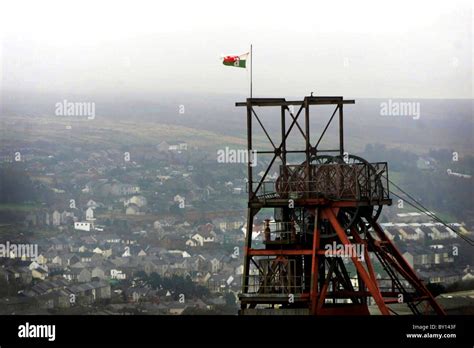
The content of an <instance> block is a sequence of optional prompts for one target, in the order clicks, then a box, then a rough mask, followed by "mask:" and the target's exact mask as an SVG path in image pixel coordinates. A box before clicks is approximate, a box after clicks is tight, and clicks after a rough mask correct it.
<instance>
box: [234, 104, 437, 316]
mask: <svg viewBox="0 0 474 348" xmlns="http://www.w3.org/2000/svg"><path fill="white" fill-rule="evenodd" d="M345 104H354V100H344V99H343V98H342V97H319V96H318V97H313V96H307V97H305V98H304V99H303V100H298V101H287V100H285V99H283V98H249V99H247V101H246V102H240V103H236V106H239V107H246V109H247V141H248V151H249V153H250V152H255V151H256V152H257V154H258V156H259V162H260V163H261V162H262V158H263V156H268V157H267V158H271V160H270V161H269V164H268V165H267V166H266V170H265V171H264V174H263V176H261V177H260V178H258V176H257V175H255V174H256V173H254V172H253V170H254V168H253V165H252V163H250V162H249V163H248V218H247V231H246V239H245V249H244V272H243V278H242V292H241V293H240V294H239V299H240V303H241V310H240V314H243V315H251V314H313V315H351V314H358V315H359V314H369V309H368V304H369V301H370V300H369V299H373V301H374V302H375V304H376V305H377V307H378V310H379V311H380V313H381V314H384V315H388V314H390V313H391V312H394V309H393V308H391V304H394V303H403V304H405V305H406V306H407V307H408V308H409V309H410V310H411V311H412V312H413V313H414V314H422V313H425V312H428V311H429V310H431V312H432V313H436V314H440V315H442V314H444V311H443V309H442V308H441V307H440V306H439V305H438V303H437V302H436V301H435V299H434V297H433V296H432V294H431V293H430V292H429V291H428V289H427V288H426V286H425V285H424V284H423V283H422V282H421V280H420V279H419V277H418V276H417V275H416V273H415V272H414V270H413V269H412V268H411V267H410V265H409V264H408V263H407V262H406V261H405V259H404V258H403V257H402V255H401V254H400V252H399V251H398V250H397V248H396V246H395V245H394V244H393V243H392V241H391V240H390V239H389V238H388V237H387V235H386V234H385V233H384V231H383V229H382V228H381V226H380V225H379V223H378V222H377V219H378V217H379V215H380V213H381V210H382V207H383V206H384V205H390V204H391V203H392V201H391V199H390V196H389V187H388V167H387V163H386V162H378V163H369V162H367V161H366V160H364V159H363V158H360V157H357V156H353V155H348V154H347V153H345V152H344V127H343V106H344V105H345ZM321 105H329V106H333V107H335V109H334V112H333V113H332V115H331V116H330V118H329V121H328V122H327V124H326V127H325V128H324V129H322V131H321V130H320V131H319V133H320V136H319V138H318V140H317V141H316V143H314V141H313V139H312V138H311V132H310V107H311V106H321ZM258 107H274V108H279V113H280V117H279V119H280V120H279V121H280V122H279V123H280V126H279V128H280V134H279V135H278V137H277V138H278V140H279V142H278V143H277V141H276V139H274V138H272V137H271V136H270V134H269V132H268V131H267V129H266V128H265V126H264V124H263V123H262V121H261V119H260V118H259V116H258V114H257V112H256V108H258ZM293 108H294V109H295V110H297V111H296V112H291V109H293ZM301 119H303V120H302V122H301V121H299V120H301ZM334 119H338V135H339V139H338V143H339V146H338V148H337V149H320V148H319V145H320V143H321V140H322V139H323V137H324V136H325V134H326V131H327V129H328V127H329V125H330V124H331V123H332V122H333V120H334ZM254 120H256V121H257V123H258V125H259V126H260V127H261V128H262V130H263V132H264V134H265V137H266V140H268V142H269V144H270V145H271V150H265V149H258V148H256V147H255V146H254V141H253V137H254V135H253V127H254V124H253V123H254V122H253V121H254ZM300 122H301V124H300ZM274 124H275V123H274ZM302 125H303V126H302ZM295 134H296V135H295ZM295 136H297V137H299V136H302V137H303V141H304V144H305V145H304V149H302V148H301V146H300V148H299V149H298V148H297V147H295V145H294V142H291V139H292V138H294V137H295ZM298 154H299V155H298ZM290 155H292V156H294V155H297V156H301V158H302V162H301V161H300V162H298V164H291V163H289V161H288V162H287V157H289V156H290ZM275 166H277V167H278V171H279V173H278V177H277V178H276V179H271V180H270V179H269V172H270V170H271V168H274V167H275ZM266 208H272V209H274V221H270V220H266V221H265V223H264V229H263V233H262V240H261V242H260V245H261V247H255V246H254V245H253V244H255V241H254V240H253V239H252V234H253V232H254V231H253V226H254V224H255V223H256V222H258V221H256V215H257V213H258V212H259V211H261V210H262V209H266ZM328 246H334V247H336V248H332V249H331V248H329V247H328ZM356 251H359V253H356ZM341 253H342V254H341ZM338 254H339V255H338ZM341 256H345V257H344V258H343V257H341ZM375 259H377V260H378V263H379V264H378V265H379V266H380V267H382V268H383V270H384V273H385V274H386V276H387V279H383V280H382V279H377V277H376V272H375V270H374V264H373V262H372V260H375ZM351 269H352V271H353V272H354V275H355V276H354V277H351V275H350V273H351V271H350V270H351Z"/></svg>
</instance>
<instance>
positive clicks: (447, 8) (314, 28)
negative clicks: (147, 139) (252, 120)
mask: <svg viewBox="0 0 474 348" xmlns="http://www.w3.org/2000/svg"><path fill="white" fill-rule="evenodd" d="M472 29H473V11H472V5H471V1H468V0H466V1H462V0H461V1H432V0H431V1H429V0H427V1H419V0H406V1H405V0H396V1H380V0H378V1H364V0H358V1H315V0H312V1H299V0H292V1H289V0H287V1H262V0H251V1H246V0H239V1H234V2H233V1H216V0H198V1H196V0H195V1H171V0H170V1H137V0H133V1H132V0H130V1H117V0H114V1H87V0H80V1H45V0H41V1H34V0H33V1H17V0H11V1H3V2H0V35H1V37H0V39H1V40H2V45H1V49H2V51H1V52H0V59H1V60H2V61H1V63H2V65H1V66H2V69H1V71H0V73H1V83H2V85H1V86H0V88H1V91H2V92H3V93H8V92H9V91H10V90H12V89H13V90H16V91H34V92H39V91H41V92H59V93H61V92H70V91H75V92H78V93H82V92H86V93H122V94H123V93H134V94H135V93H144V94H145V93H152V94H153V93H160V92H163V91H169V92H172V93H175V92H176V93H180V92H183V91H184V92H186V93H189V92H193V91H198V92H205V93H208V92H209V93H230V94H232V93H236V94H244V93H247V91H248V83H249V72H248V71H246V70H244V69H237V68H233V67H226V66H224V65H222V63H221V61H220V56H221V54H229V53H245V52H246V51H248V50H249V45H250V43H253V47H254V96H288V95H291V96H295V95H296V96H298V95H306V94H308V93H309V92H310V91H316V93H317V94H324V95H346V96H350V97H393V98H395V97H403V98H472V85H473V75H472V68H473V42H472V40H473V37H472Z"/></svg>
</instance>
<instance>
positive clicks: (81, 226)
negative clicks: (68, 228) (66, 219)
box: [74, 222, 92, 232]
mask: <svg viewBox="0 0 474 348" xmlns="http://www.w3.org/2000/svg"><path fill="white" fill-rule="evenodd" d="M91 225H92V224H91V223H90V222H75V223H74V229H75V230H78V231H87V232H90V230H91Z"/></svg>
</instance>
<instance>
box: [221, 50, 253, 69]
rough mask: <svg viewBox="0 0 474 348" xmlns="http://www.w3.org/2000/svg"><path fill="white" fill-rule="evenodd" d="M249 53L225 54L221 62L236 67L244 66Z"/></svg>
mask: <svg viewBox="0 0 474 348" xmlns="http://www.w3.org/2000/svg"><path fill="white" fill-rule="evenodd" d="M248 56H249V53H248V52H247V53H244V54H241V55H240V56H225V57H223V61H222V63H223V64H224V65H228V66H234V67H236V68H245V67H246V64H247V59H248Z"/></svg>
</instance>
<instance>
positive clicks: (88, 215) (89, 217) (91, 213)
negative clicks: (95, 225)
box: [86, 207, 95, 221]
mask: <svg viewBox="0 0 474 348" xmlns="http://www.w3.org/2000/svg"><path fill="white" fill-rule="evenodd" d="M86 220H87V221H93V220H95V219H94V209H93V208H92V207H89V208H87V210H86Z"/></svg>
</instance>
